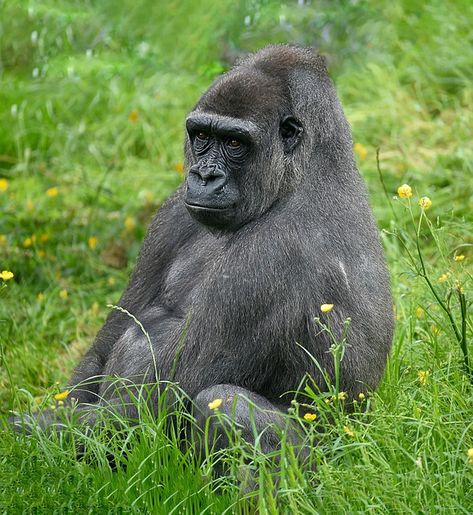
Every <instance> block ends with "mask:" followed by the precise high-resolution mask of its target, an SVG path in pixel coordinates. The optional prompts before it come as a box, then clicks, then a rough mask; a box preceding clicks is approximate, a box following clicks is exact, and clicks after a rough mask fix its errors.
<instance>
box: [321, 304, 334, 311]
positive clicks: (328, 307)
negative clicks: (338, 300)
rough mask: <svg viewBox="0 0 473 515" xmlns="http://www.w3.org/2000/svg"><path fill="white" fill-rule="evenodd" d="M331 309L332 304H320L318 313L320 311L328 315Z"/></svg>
mask: <svg viewBox="0 0 473 515" xmlns="http://www.w3.org/2000/svg"><path fill="white" fill-rule="evenodd" d="M332 308H333V304H322V305H321V306H320V311H322V313H329V312H330V311H332Z"/></svg>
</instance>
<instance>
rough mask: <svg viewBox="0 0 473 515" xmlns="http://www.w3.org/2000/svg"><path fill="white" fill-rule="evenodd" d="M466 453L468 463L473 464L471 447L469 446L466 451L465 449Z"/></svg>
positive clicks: (472, 449) (472, 448)
mask: <svg viewBox="0 0 473 515" xmlns="http://www.w3.org/2000/svg"><path fill="white" fill-rule="evenodd" d="M466 455H467V456H468V463H469V464H470V465H473V447H470V448H469V449H468V450H467V451H466Z"/></svg>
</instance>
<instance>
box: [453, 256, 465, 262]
mask: <svg viewBox="0 0 473 515" xmlns="http://www.w3.org/2000/svg"><path fill="white" fill-rule="evenodd" d="M453 259H454V260H455V261H463V260H464V259H465V256H464V255H463V254H457V255H456V256H453Z"/></svg>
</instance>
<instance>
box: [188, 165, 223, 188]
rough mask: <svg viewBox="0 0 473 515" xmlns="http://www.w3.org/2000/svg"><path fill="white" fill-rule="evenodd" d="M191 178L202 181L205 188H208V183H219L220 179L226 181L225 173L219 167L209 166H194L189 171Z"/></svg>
mask: <svg viewBox="0 0 473 515" xmlns="http://www.w3.org/2000/svg"><path fill="white" fill-rule="evenodd" d="M191 176H192V177H193V178H194V179H196V180H200V181H201V182H202V183H203V186H206V185H207V184H208V183H212V182H215V181H217V182H218V179H222V178H223V179H225V172H224V171H223V170H221V169H220V168H219V167H218V166H216V165H213V164H209V165H206V166H192V167H191V169H190V170H189V178H190V177H191Z"/></svg>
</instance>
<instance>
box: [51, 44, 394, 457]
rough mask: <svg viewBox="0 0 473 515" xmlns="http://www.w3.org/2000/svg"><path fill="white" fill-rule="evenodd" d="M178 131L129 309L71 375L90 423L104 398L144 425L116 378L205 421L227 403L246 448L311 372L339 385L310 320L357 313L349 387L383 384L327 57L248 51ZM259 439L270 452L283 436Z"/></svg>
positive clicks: (364, 210)
mask: <svg viewBox="0 0 473 515" xmlns="http://www.w3.org/2000/svg"><path fill="white" fill-rule="evenodd" d="M185 127H186V137H185V163H186V165H185V168H186V172H187V174H186V180H185V182H184V183H183V184H182V185H181V187H180V188H179V189H178V190H177V191H176V193H175V194H174V195H173V196H172V197H171V198H170V199H168V201H167V202H166V203H165V204H164V205H163V206H162V207H161V209H160V210H159V212H158V213H157V215H156V217H155V218H154V220H153V221H152V223H151V225H150V228H149V230H148V234H147V236H146V239H145V241H144V244H143V247H142V249H141V252H140V255H139V258H138V262H137V264H136V267H135V270H134V272H133V274H132V277H131V280H130V282H129V284H128V287H127V288H126V290H125V292H124V294H123V296H122V297H121V300H120V302H119V306H120V308H121V309H119V310H113V311H112V312H111V313H110V315H109V316H108V319H107V321H106V323H105V325H104V326H103V328H102V329H101V331H100V332H99V334H98V336H97V338H96V340H95V342H94V344H93V345H92V348H91V349H90V350H89V351H88V353H87V354H86V355H85V357H84V358H83V360H82V362H81V363H80V364H79V366H78V367H77V369H76V370H75V372H74V374H73V376H72V378H71V381H70V385H71V387H73V395H74V397H75V398H76V399H77V402H78V409H79V410H80V409H81V407H82V406H84V407H85V406H87V415H88V416H87V418H86V419H85V420H86V421H87V423H88V424H94V423H95V418H94V411H96V410H95V407H97V408H99V407H100V406H103V405H105V404H106V405H107V406H114V407H115V408H116V409H117V410H123V412H124V413H125V415H126V416H127V417H129V418H130V419H133V418H134V417H136V407H135V406H133V404H129V403H124V402H123V394H122V393H123V392H120V391H119V389H117V388H111V387H110V382H107V381H103V378H104V377H110V376H114V377H120V378H126V379H128V380H130V381H132V382H133V383H134V384H137V385H139V384H151V383H158V382H166V381H173V382H176V383H177V384H178V385H179V387H180V388H181V389H182V390H183V391H184V392H185V393H186V395H187V396H188V398H189V399H191V400H192V402H191V406H192V409H193V412H194V414H195V416H196V418H197V421H198V423H199V424H201V425H202V424H204V423H205V420H206V419H207V417H208V416H209V415H210V414H211V413H212V410H211V409H210V408H209V406H208V404H209V403H210V402H211V401H214V400H215V399H221V400H222V403H221V406H220V408H219V409H220V411H221V412H223V413H225V414H228V415H229V416H231V417H232V419H233V420H234V421H235V422H236V423H237V424H238V425H239V426H240V427H241V428H243V429H242V434H243V436H244V437H245V438H247V439H251V435H252V434H253V432H254V428H255V427H256V429H257V430H258V431H260V432H261V431H264V430H265V428H267V427H268V425H271V424H275V425H276V426H278V425H279V426H281V418H282V416H281V414H282V413H283V412H285V411H287V409H288V408H289V407H290V405H291V400H292V399H293V398H294V392H295V391H296V390H297V389H298V387H299V385H300V384H301V382H302V381H303V379H304V377H306V376H307V375H310V376H311V377H312V378H313V380H314V381H315V383H316V384H317V385H318V386H319V388H320V390H321V391H324V390H326V389H327V384H326V377H329V378H330V379H331V380H332V381H333V382H335V367H334V360H333V355H332V353H331V352H330V346H331V344H332V340H331V338H330V335H329V334H327V332H325V331H321V330H320V326H319V325H318V323H317V321H316V320H315V319H316V318H317V317H318V318H319V321H322V322H325V323H329V324H330V327H331V330H332V331H333V334H334V335H335V336H337V337H340V336H341V334H342V332H343V328H344V326H345V320H346V319H348V318H350V319H351V323H350V327H349V331H348V337H347V344H346V347H345V350H344V355H343V359H342V361H341V364H340V372H339V378H338V381H339V387H340V390H342V391H344V392H346V394H347V396H348V397H349V398H354V397H356V396H357V395H358V393H359V392H361V391H366V390H367V389H372V388H375V387H376V386H377V384H378V382H379V380H380V377H381V375H382V373H383V370H384V367H385V363H386V358H387V355H388V352H389V349H390V345H391V340H392V331H393V315H392V300H391V294H390V288H389V279H388V274H387V271H386V266H385V262H384V258H383V254H382V250H381V246H380V243H379V239H378V233H377V229H376V227H375V224H374V221H373V218H372V215H371V211H370V208H369V205H368V201H367V195H366V191H365V188H364V185H363V182H362V180H361V178H360V176H359V174H358V171H357V168H356V164H355V160H354V157H353V150H352V138H351V132H350V127H349V125H348V122H347V120H346V119H345V116H344V114H343V111H342V108H341V105H340V103H339V101H338V98H337V95H336V92H335V89H334V86H333V84H332V82H331V80H330V79H329V77H328V74H327V70H326V65H325V61H324V59H323V58H322V57H321V56H319V55H317V54H316V53H315V52H314V51H313V50H311V49H306V48H300V47H295V46H287V45H277V46H268V47H266V48H264V49H262V50H260V51H259V52H256V53H254V54H252V55H249V56H247V57H246V58H244V59H243V60H242V61H241V62H240V63H239V64H238V65H236V66H235V67H234V68H233V69H231V70H230V71H229V72H228V73H226V74H224V75H222V76H221V77H219V78H217V80H216V81H215V82H214V83H213V84H212V85H211V86H210V88H209V89H208V90H207V91H206V92H205V93H204V94H203V95H202V97H201V98H200V100H199V101H198V103H197V105H196V106H195V107H194V109H193V110H192V111H191V112H190V114H189V115H188V116H187V118H186V120H185ZM326 303H329V304H333V309H332V310H331V311H330V312H329V313H322V312H321V309H320V307H321V305H322V304H326ZM130 315H132V316H130ZM137 321H139V323H140V324H141V327H140V325H139V324H137ZM143 329H144V330H145V331H143ZM100 378H102V379H100ZM230 401H231V402H230ZM152 402H153V401H152ZM154 402H155V400H154ZM251 406H253V407H256V408H257V409H250V407H251ZM250 412H251V414H252V415H251V417H250ZM250 418H253V419H252V420H250ZM46 419H47V417H46V416H43V417H42V420H43V421H44V420H46ZM265 438H266V439H265V440H264V441H263V448H264V450H265V451H271V450H272V449H274V448H275V446H276V440H277V439H276V437H275V435H274V434H273V433H272V432H271V431H268V432H267V434H266V436H265ZM223 440H224V439H223ZM223 440H222V441H223Z"/></svg>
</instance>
